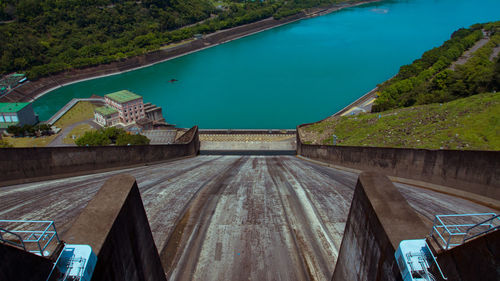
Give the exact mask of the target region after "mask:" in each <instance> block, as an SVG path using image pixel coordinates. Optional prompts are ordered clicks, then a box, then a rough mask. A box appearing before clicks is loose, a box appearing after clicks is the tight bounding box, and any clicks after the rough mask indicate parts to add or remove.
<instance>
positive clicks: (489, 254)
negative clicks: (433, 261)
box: [431, 230, 500, 281]
mask: <svg viewBox="0 0 500 281" xmlns="http://www.w3.org/2000/svg"><path fill="white" fill-rule="evenodd" d="M437 260H438V262H439V265H440V266H441V269H442V270H443V272H444V274H445V277H446V278H448V280H456V281H477V280H482V281H483V280H484V281H497V280H500V230H497V231H495V232H492V233H489V234H486V235H484V236H481V237H478V238H476V239H473V240H471V241H469V242H467V243H465V244H462V245H460V246H457V247H454V248H452V249H451V250H448V251H444V252H441V253H439V254H438V255H437ZM431 269H432V271H433V274H434V276H436V277H438V280H442V278H441V275H440V274H439V271H438V270H437V268H436V267H435V266H433V268H431Z"/></svg>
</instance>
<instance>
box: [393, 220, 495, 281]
mask: <svg viewBox="0 0 500 281" xmlns="http://www.w3.org/2000/svg"><path fill="white" fill-rule="evenodd" d="M471 222H472V223H471ZM497 229H500V215H497V214H495V213H481V214H456V215H436V216H435V218H434V225H433V226H432V230H431V233H430V237H433V238H434V239H435V241H436V242H437V243H438V244H439V246H440V247H441V248H442V249H443V250H449V249H451V248H453V247H455V246H458V245H461V244H463V243H465V242H467V241H468V240H470V239H473V238H475V237H478V236H481V235H484V234H486V233H489V232H491V231H494V230H497ZM394 256H395V258H396V262H397V264H398V267H399V270H400V271H401V276H402V277H403V280H404V281H424V280H425V281H428V280H436V278H435V277H434V276H433V275H432V274H431V273H430V272H429V268H430V266H431V265H432V264H433V263H435V264H436V266H437V269H438V271H439V273H440V274H441V277H442V278H443V279H444V280H447V278H446V277H445V276H444V274H443V272H442V270H441V268H440V267H439V264H438V262H437V260H436V257H435V256H434V254H433V253H432V251H431V249H430V248H429V245H428V244H427V242H426V240H425V239H416V240H403V241H401V243H400V244H399V248H398V249H397V250H396V253H395V254H394Z"/></svg>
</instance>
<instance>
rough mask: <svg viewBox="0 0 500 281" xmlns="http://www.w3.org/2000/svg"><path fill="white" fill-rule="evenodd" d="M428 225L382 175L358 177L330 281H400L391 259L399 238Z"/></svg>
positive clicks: (422, 232)
mask: <svg viewBox="0 0 500 281" xmlns="http://www.w3.org/2000/svg"><path fill="white" fill-rule="evenodd" d="M427 234H428V228H427V227H426V225H425V224H424V222H423V221H422V220H421V219H420V217H419V216H418V215H417V214H416V213H415V212H414V211H413V209H412V208H411V207H410V205H409V204H408V202H407V201H406V200H405V199H404V197H403V196H402V195H401V193H400V192H399V191H398V190H397V189H396V187H395V186H394V185H393V184H392V182H391V181H390V180H389V179H388V178H387V177H386V176H383V175H380V174H377V173H372V172H363V173H361V175H360V176H359V179H358V183H357V185H356V189H355V191H354V197H353V201H352V203H351V208H350V210H349V216H348V218H347V223H346V227H345V231H344V236H343V238H342V244H341V246H340V252H339V257H338V260H337V265H336V266H335V271H334V273H333V277H332V281H356V280H360V281H361V280H363V281H370V280H387V281H391V280H402V278H401V274H400V271H399V268H398V265H397V263H396V260H395V258H394V253H395V251H396V250H397V248H398V247H399V243H400V242H401V240H406V239H423V238H425V236H426V235H427Z"/></svg>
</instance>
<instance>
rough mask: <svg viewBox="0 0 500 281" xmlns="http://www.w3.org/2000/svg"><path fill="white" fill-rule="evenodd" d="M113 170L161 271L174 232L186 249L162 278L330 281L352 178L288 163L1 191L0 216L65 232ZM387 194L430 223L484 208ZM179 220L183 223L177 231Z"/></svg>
mask: <svg viewBox="0 0 500 281" xmlns="http://www.w3.org/2000/svg"><path fill="white" fill-rule="evenodd" d="M122 173H126V174H130V175H133V176H134V177H135V178H136V179H137V183H138V187H139V190H140V193H141V197H142V201H143V203H144V207H145V210H146V214H147V217H148V220H149V224H150V225H151V230H152V233H153V238H154V241H155V244H156V247H157V248H158V251H159V254H160V257H161V258H162V262H163V264H164V265H165V264H166V263H168V261H166V260H165V259H166V257H168V254H169V253H168V250H169V249H171V248H169V247H168V244H169V243H173V242H175V241H173V240H175V239H174V238H173V237H174V236H173V232H174V231H175V230H177V231H179V229H182V231H183V233H182V236H181V239H185V240H186V241H185V243H186V244H185V247H182V248H179V249H178V250H176V251H177V252H178V256H179V259H178V261H173V262H170V264H171V266H170V267H169V268H168V269H167V271H168V272H167V274H168V276H169V277H170V279H169V280H189V279H193V280H239V279H241V276H245V277H246V276H248V277H249V278H250V279H251V280H273V279H275V280H279V279H281V280H308V279H312V280H330V277H331V276H332V273H333V270H334V267H335V262H336V259H337V255H338V250H339V248H340V243H341V240H342V236H343V232H344V227H345V223H346V221H347V216H348V212H349V207H350V204H351V200H352V196H353V193H354V187H355V185H356V180H357V178H358V174H356V173H352V172H347V171H344V170H339V169H334V168H329V167H326V166H322V165H318V164H315V163H312V162H309V161H305V160H302V159H299V158H296V157H294V156H198V157H194V158H186V159H181V160H175V161H171V162H167V163H162V164H156V165H148V166H141V167H137V168H131V169H123V170H117V171H113V172H107V173H100V174H93V175H86V176H79V177H71V178H66V179H58V180H51V181H43V182H37V183H30V184H22V185H14V186H6V187H2V188H1V190H2V192H1V193H0V202H2V204H1V206H0V216H1V217H2V218H4V219H25V220H30V219H39V218H47V219H51V220H54V221H55V223H56V225H57V227H58V231H59V232H60V233H62V234H63V235H64V232H66V231H67V230H68V228H69V227H70V225H71V223H72V221H73V220H74V219H75V218H76V217H77V216H78V214H79V213H80V212H81V211H82V210H83V209H84V208H85V206H86V204H87V203H88V202H89V201H90V200H91V199H92V197H93V196H94V195H95V194H96V192H97V191H98V190H99V188H100V187H101V186H102V185H103V183H104V182H105V181H106V180H107V179H108V178H109V177H111V176H113V175H116V174H122ZM396 187H397V188H398V190H399V191H400V192H401V193H402V195H403V196H404V198H405V199H406V200H407V201H408V202H409V204H410V206H411V207H412V208H413V209H414V210H415V211H416V212H417V213H418V214H419V216H420V217H421V218H423V219H424V220H425V221H427V222H428V223H429V224H431V220H432V219H433V216H434V215H435V214H454V213H481V212H491V211H492V210H491V209H489V208H486V207H484V206H482V205H479V204H475V203H472V202H470V201H467V200H463V199H460V198H456V197H453V196H449V195H445V194H441V193H436V192H433V191H429V190H425V189H422V188H418V187H413V186H409V185H403V184H396ZM183 219H186V220H187V221H190V222H192V224H191V225H189V224H188V225H187V226H186V227H182V228H179V226H180V225H181V224H182V220H183ZM429 229H430V227H429ZM188 236H189V237H191V239H187V238H186V237H188ZM170 254H172V253H170ZM187 261H190V262H187ZM193 261H194V262H193ZM185 273H188V275H185Z"/></svg>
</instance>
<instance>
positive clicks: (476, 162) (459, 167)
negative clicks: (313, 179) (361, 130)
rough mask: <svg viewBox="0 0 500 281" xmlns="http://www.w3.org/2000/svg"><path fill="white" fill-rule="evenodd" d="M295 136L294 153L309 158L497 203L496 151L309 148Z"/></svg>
mask: <svg viewBox="0 0 500 281" xmlns="http://www.w3.org/2000/svg"><path fill="white" fill-rule="evenodd" d="M297 131H299V130H297ZM299 134H300V133H297V154H298V155H301V156H304V157H307V158H310V159H314V160H318V161H322V162H326V163H331V164H335V165H339V166H344V167H348V168H353V169H358V170H362V171H374V172H378V173H382V174H385V175H388V176H394V177H400V178H406V179H412V180H417V181H423V182H428V183H432V184H436V185H442V186H446V187H452V188H454V189H458V190H461V191H465V192H470V193H473V194H477V195H480V196H484V197H487V198H492V199H495V200H500V151H462V150H428V149H411V148H385V147H361V146H334V145H311V144H304V143H302V142H301V140H300V136H299Z"/></svg>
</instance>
